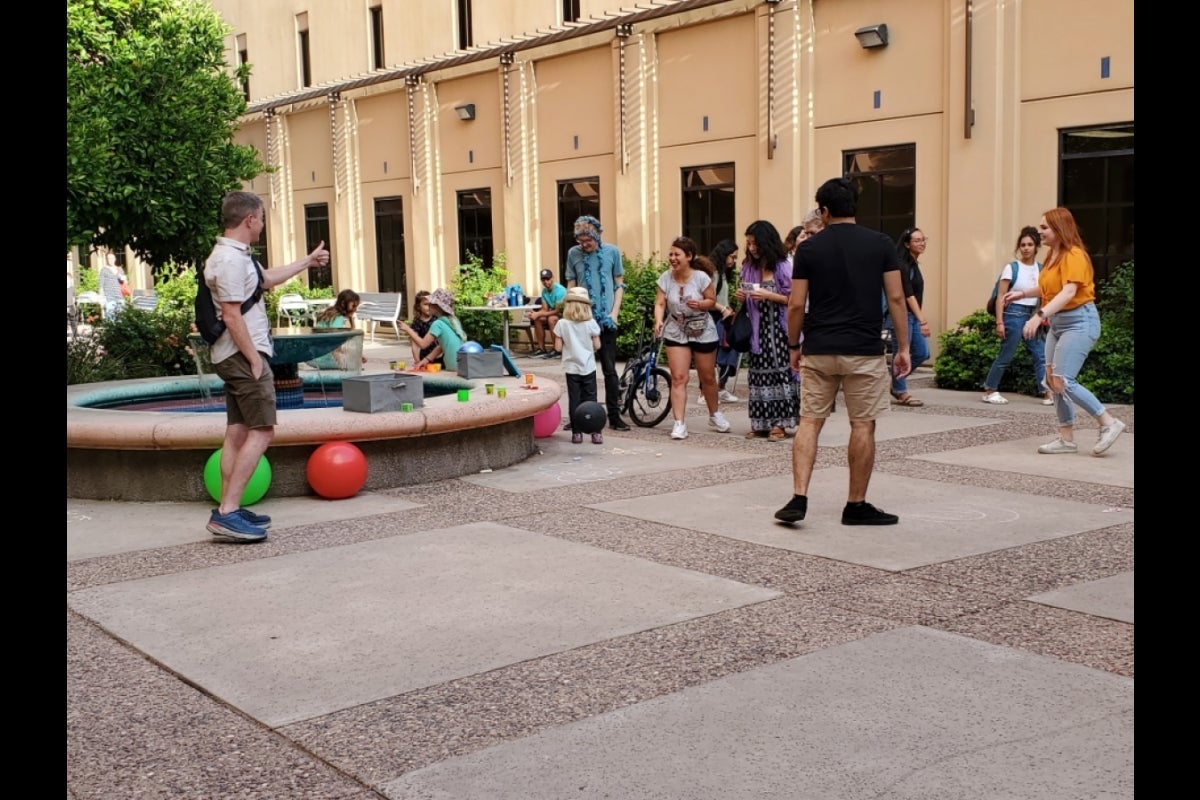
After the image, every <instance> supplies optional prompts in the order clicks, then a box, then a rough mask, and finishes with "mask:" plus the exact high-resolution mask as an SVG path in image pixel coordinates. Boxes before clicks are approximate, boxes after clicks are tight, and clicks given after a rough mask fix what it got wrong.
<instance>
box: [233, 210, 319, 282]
mask: <svg viewBox="0 0 1200 800" xmlns="http://www.w3.org/2000/svg"><path fill="white" fill-rule="evenodd" d="M267 222H268V220H267V207H266V205H265V204H264V205H263V228H262V233H260V234H259V235H258V241H257V242H255V243H254V244H252V245H250V253H251V255H253V256H254V260H255V261H257V262H258V263H259V264H260V265H262V268H263V269H270V268H271V259H269V258H268V257H267ZM317 241H320V239H318V240H317Z"/></svg>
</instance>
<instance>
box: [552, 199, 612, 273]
mask: <svg viewBox="0 0 1200 800" xmlns="http://www.w3.org/2000/svg"><path fill="white" fill-rule="evenodd" d="M582 216H589V217H596V218H597V219H599V218H600V179H599V178H598V177H594V176H593V177H590V178H572V179H571V180H566V181H559V182H558V265H557V269H556V270H555V271H556V272H558V274H559V280H562V271H563V267H564V265H565V264H566V263H567V251H568V250H570V249H571V248H572V247H573V246H574V245H575V220H577V219H579V218H580V217H582ZM542 266H543V267H545V268H546V269H552V268H553V267H551V266H550V265H548V264H543V265H542Z"/></svg>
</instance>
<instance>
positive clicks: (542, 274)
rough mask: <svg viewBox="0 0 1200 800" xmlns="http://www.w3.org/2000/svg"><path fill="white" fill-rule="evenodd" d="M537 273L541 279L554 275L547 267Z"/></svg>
mask: <svg viewBox="0 0 1200 800" xmlns="http://www.w3.org/2000/svg"><path fill="white" fill-rule="evenodd" d="M538 275H539V277H541V279H542V280H546V279H547V278H553V277H554V273H553V272H551V271H550V270H548V269H544V270H542V271H541V272H540V273H538Z"/></svg>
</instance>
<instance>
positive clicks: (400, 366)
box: [392, 361, 408, 370]
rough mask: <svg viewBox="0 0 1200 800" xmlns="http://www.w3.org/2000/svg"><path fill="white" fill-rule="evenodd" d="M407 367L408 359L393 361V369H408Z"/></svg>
mask: <svg viewBox="0 0 1200 800" xmlns="http://www.w3.org/2000/svg"><path fill="white" fill-rule="evenodd" d="M407 367H408V362H407V361H393V362H392V369H398V370H403V369H406V368H407Z"/></svg>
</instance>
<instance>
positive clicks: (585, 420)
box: [571, 400, 608, 433]
mask: <svg viewBox="0 0 1200 800" xmlns="http://www.w3.org/2000/svg"><path fill="white" fill-rule="evenodd" d="M607 421H608V418H607V416H606V415H605V413H604V406H602V405H600V404H599V403H597V402H596V401H595V400H588V401H587V402H585V403H580V404H579V405H578V406H577V407H576V408H575V413H574V414H572V415H571V424H572V425H573V426H574V430H575V432H576V433H599V432H600V431H602V430H604V424H605V422H607Z"/></svg>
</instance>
